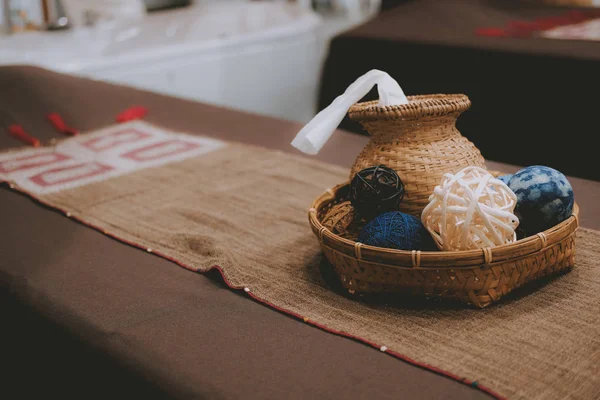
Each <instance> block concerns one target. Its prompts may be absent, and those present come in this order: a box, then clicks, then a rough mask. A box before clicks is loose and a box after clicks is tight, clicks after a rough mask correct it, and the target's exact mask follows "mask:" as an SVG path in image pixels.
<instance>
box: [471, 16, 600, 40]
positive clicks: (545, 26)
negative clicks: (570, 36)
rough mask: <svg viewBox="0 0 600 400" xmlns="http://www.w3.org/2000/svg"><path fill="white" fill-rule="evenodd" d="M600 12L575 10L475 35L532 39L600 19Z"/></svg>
mask: <svg viewBox="0 0 600 400" xmlns="http://www.w3.org/2000/svg"><path fill="white" fill-rule="evenodd" d="M599 17H600V10H586V11H581V10H575V11H569V12H567V13H564V14H561V15H555V16H550V17H539V18H535V19H533V20H531V21H510V22H509V23H508V24H506V26H505V27H504V28H485V27H484V28H478V29H476V30H475V34H476V35H478V36H489V37H530V36H532V35H533V34H535V33H536V32H540V31H545V30H549V29H553V28H557V27H559V26H565V25H572V24H577V23H580V22H584V21H588V20H591V19H595V18H599Z"/></svg>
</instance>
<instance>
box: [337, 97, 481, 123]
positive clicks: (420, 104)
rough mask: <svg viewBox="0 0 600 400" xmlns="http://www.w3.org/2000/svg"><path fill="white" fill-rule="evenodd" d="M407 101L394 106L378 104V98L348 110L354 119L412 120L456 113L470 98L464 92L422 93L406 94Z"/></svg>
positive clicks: (459, 111) (465, 108) (466, 107)
mask: <svg viewBox="0 0 600 400" xmlns="http://www.w3.org/2000/svg"><path fill="white" fill-rule="evenodd" d="M407 98H408V101H409V103H408V104H400V105H395V106H380V105H379V104H378V100H373V101H366V102H362V103H356V104H354V105H353V106H352V107H350V109H349V110H348V115H349V116H350V118H352V119H353V120H355V121H358V122H365V121H373V120H382V119H383V120H390V119H392V120H396V119H403V120H412V119H421V118H426V117H441V116H444V115H450V114H454V115H456V116H458V114H460V113H462V112H463V111H466V110H467V109H468V108H469V107H471V100H469V97H468V96H467V95H465V94H461V93H454V94H442V93H440V94H424V95H416V96H407Z"/></svg>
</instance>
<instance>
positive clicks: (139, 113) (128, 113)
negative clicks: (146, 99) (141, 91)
mask: <svg viewBox="0 0 600 400" xmlns="http://www.w3.org/2000/svg"><path fill="white" fill-rule="evenodd" d="M146 114H148V109H147V108H146V107H142V106H133V107H129V108H128V109H126V110H124V111H123V112H122V113H120V114H119V115H117V122H127V121H133V120H135V119H141V118H144V117H145V116H146Z"/></svg>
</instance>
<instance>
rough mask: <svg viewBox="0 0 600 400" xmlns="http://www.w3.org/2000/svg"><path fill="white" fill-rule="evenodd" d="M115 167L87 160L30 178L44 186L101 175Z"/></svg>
mask: <svg viewBox="0 0 600 400" xmlns="http://www.w3.org/2000/svg"><path fill="white" fill-rule="evenodd" d="M113 169H114V168H113V167H111V166H109V165H105V164H100V163H98V162H85V163H81V164H76V165H70V166H68V167H60V168H54V169H51V170H48V171H43V172H40V173H39V174H37V175H34V176H32V177H30V178H29V180H30V181H32V182H34V183H36V184H37V185H39V186H42V187H50V186H55V185H61V184H64V183H69V182H73V181H77V180H80V179H85V178H89V177H91V176H95V175H100V174H103V173H105V172H107V171H111V170H113Z"/></svg>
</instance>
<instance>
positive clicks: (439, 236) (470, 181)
mask: <svg viewBox="0 0 600 400" xmlns="http://www.w3.org/2000/svg"><path fill="white" fill-rule="evenodd" d="M516 204H517V197H516V196H515V194H514V193H513V192H512V190H510V189H509V188H508V186H506V184H505V183H504V182H502V181H500V180H499V179H496V178H494V177H493V176H492V174H490V173H489V172H488V171H486V170H484V169H483V168H479V167H467V168H464V169H463V170H461V171H460V172H458V173H456V174H454V175H453V174H445V175H444V178H443V179H442V183H441V184H440V185H439V186H436V187H435V189H434V191H433V194H432V195H431V196H430V197H429V204H428V205H427V207H425V209H424V210H423V213H422V214H421V220H422V221H423V225H425V228H427V230H428V231H429V233H431V236H432V237H433V239H434V240H435V243H436V244H437V246H438V247H439V249H440V250H445V251H457V250H470V249H477V248H486V247H494V246H498V245H501V244H505V243H510V242H514V241H515V240H516V238H517V235H516V233H515V229H516V228H517V226H518V225H519V219H518V218H517V217H516V216H515V215H514V213H513V212H514V209H515V206H516Z"/></svg>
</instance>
